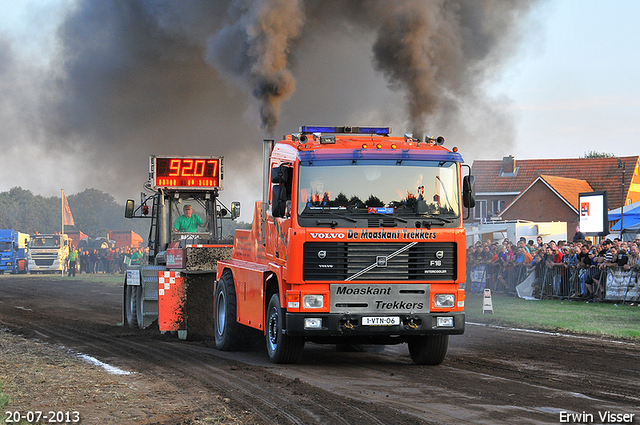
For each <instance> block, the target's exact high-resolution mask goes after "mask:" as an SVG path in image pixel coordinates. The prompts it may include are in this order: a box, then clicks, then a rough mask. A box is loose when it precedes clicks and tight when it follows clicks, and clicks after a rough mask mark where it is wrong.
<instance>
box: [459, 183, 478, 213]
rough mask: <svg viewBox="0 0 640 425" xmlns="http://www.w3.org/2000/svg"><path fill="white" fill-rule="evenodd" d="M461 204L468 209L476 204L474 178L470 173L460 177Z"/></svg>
mask: <svg viewBox="0 0 640 425" xmlns="http://www.w3.org/2000/svg"><path fill="white" fill-rule="evenodd" d="M462 205H464V207H465V208H468V209H471V208H473V207H475V206H476V178H475V177H474V176H472V175H468V176H464V178H463V179H462Z"/></svg>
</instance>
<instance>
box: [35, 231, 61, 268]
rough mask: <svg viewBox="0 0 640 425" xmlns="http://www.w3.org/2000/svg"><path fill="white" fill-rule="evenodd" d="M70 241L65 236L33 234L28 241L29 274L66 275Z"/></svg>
mask: <svg viewBox="0 0 640 425" xmlns="http://www.w3.org/2000/svg"><path fill="white" fill-rule="evenodd" d="M70 244H71V240H70V239H69V237H68V236H67V235H66V234H58V233H55V234H46V235H42V234H35V235H31V240H30V241H29V272H30V273H54V272H58V271H62V272H63V273H66V271H67V267H68V266H69V264H68V260H69V246H70Z"/></svg>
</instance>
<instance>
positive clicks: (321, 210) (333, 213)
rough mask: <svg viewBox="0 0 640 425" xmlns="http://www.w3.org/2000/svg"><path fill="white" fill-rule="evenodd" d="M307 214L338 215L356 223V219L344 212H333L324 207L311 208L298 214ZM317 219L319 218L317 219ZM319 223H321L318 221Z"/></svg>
mask: <svg viewBox="0 0 640 425" xmlns="http://www.w3.org/2000/svg"><path fill="white" fill-rule="evenodd" d="M307 214H322V215H325V214H326V215H331V216H334V217H338V218H342V219H344V220H347V221H350V222H352V223H357V222H358V220H356V219H355V218H351V217H349V216H346V215H344V214H339V213H335V212H333V211H330V210H326V209H324V208H323V209H318V210H311V211H303V212H302V214H300V215H301V216H304V215H307ZM318 221H319V220H318ZM318 224H321V223H318ZM322 224H331V223H322Z"/></svg>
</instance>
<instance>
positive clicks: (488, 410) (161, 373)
mask: <svg viewBox="0 0 640 425" xmlns="http://www.w3.org/2000/svg"><path fill="white" fill-rule="evenodd" d="M121 294H122V289H121V287H120V284H117V283H108V282H100V281H90V280H87V279H84V278H83V277H76V278H68V279H59V278H56V279H52V278H51V277H47V276H0V327H2V329H3V331H4V332H0V381H2V382H3V383H4V389H3V390H2V391H3V392H4V393H5V394H7V395H8V396H9V397H10V398H11V402H10V404H9V405H8V406H7V407H6V408H4V409H2V412H1V413H2V414H3V417H2V420H3V421H5V420H6V419H7V418H8V416H9V414H8V413H5V412H7V411H12V412H15V411H20V412H22V414H27V413H28V412H35V411H42V412H43V415H47V416H49V417H50V412H78V415H77V416H79V417H80V418H81V422H80V423H83V424H205V423H206V424H210V423H220V424H254V423H256V424H273V423H278V424H280V423H281V424H314V423H315V424H420V423H424V424H465V423H469V424H547V423H548V424H557V423H603V422H607V421H606V419H605V420H603V419H600V415H605V414H606V412H610V413H613V414H615V415H620V416H617V417H615V418H614V419H621V420H622V419H623V418H624V417H623V416H622V415H624V414H626V415H628V416H626V418H627V419H628V418H631V419H632V421H633V422H632V423H640V346H638V345H637V344H633V343H629V342H624V341H610V340H605V339H597V338H583V337H575V336H563V335H551V334H545V333H531V332H523V331H516V330H507V329H498V328H492V327H487V326H482V325H479V324H472V323H469V324H467V329H466V333H465V334H464V335H461V336H454V337H451V342H450V347H449V354H448V356H447V359H446V360H445V361H444V363H443V364H442V365H440V366H435V367H426V366H415V365H413V364H411V360H410V358H409V354H408V350H407V348H406V345H398V346H388V347H386V348H385V349H384V350H383V351H382V352H341V351H337V350H335V348H334V347H332V346H321V345H315V344H307V346H306V348H305V355H304V357H303V359H302V361H301V362H300V363H299V364H296V365H286V366H284V365H274V364H271V363H270V362H269V360H268V358H267V355H266V353H264V352H262V351H259V352H242V353H224V352H220V351H217V350H216V349H215V348H213V347H212V344H211V343H210V342H207V341H200V342H192V341H180V340H177V339H175V338H174V337H173V336H171V335H160V334H159V332H157V331H154V330H143V331H133V330H131V329H128V328H124V327H121V326H119V322H120V321H121V304H122V301H121ZM80 355H84V358H83V357H80ZM90 361H94V362H95V361H99V362H102V363H103V365H108V366H110V367H113V368H117V369H116V370H115V371H116V372H118V373H128V374H114V373H109V372H107V371H106V370H105V368H104V366H100V365H95V364H93V363H90ZM574 413H575V414H581V415H582V416H575V417H573V416H570V415H572V414H574ZM589 415H591V416H589ZM631 415H635V416H633V417H631ZM60 417H61V416H60V415H59V414H58V418H60ZM74 417H75V416H70V418H71V419H73V418H74ZM584 419H586V420H584ZM590 419H592V420H591V421H589V420H590ZM41 422H42V423H45V422H44V421H41ZM46 422H47V423H49V422H50V420H48V421H46ZM25 423H26V422H25ZM621 423H622V422H621ZM627 423H628V422H627Z"/></svg>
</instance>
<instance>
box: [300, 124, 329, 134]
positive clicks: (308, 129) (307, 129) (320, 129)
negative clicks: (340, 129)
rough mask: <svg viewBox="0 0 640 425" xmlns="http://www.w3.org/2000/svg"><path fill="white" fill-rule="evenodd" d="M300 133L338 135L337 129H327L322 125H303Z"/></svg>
mask: <svg viewBox="0 0 640 425" xmlns="http://www.w3.org/2000/svg"><path fill="white" fill-rule="evenodd" d="M300 133H337V131H336V127H327V126H322V125H303V126H302V127H300Z"/></svg>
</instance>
